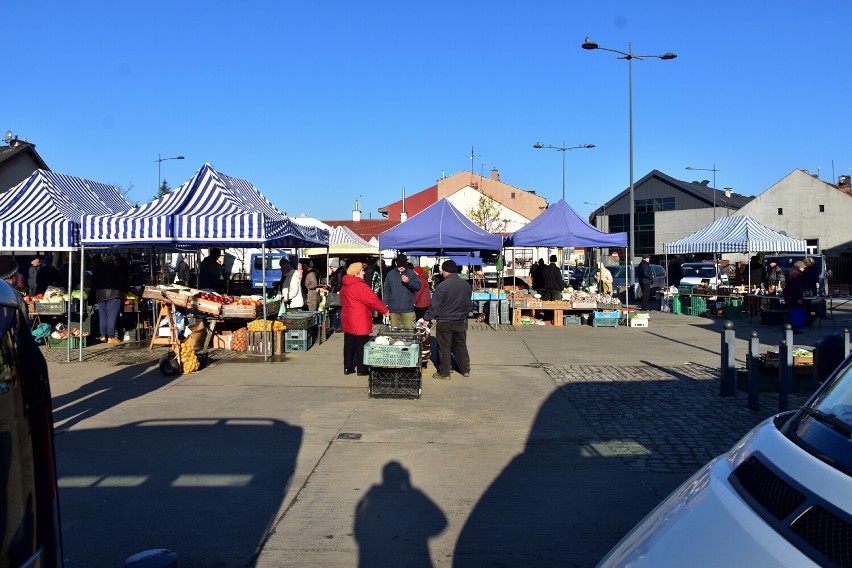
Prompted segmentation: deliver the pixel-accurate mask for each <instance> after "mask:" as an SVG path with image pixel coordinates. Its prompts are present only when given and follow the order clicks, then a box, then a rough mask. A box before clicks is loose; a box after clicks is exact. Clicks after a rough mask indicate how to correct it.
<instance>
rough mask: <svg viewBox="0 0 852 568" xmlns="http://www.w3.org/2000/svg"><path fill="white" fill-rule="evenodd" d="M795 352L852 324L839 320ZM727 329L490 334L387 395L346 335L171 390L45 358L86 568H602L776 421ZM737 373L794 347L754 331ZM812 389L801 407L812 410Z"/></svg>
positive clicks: (207, 373)
mask: <svg viewBox="0 0 852 568" xmlns="http://www.w3.org/2000/svg"><path fill="white" fill-rule="evenodd" d="M835 316H836V317H835V319H834V320H833V321H832V320H827V321H824V322H821V327H814V328H810V329H808V330H807V331H806V332H805V333H804V334H802V335H797V336H795V339H796V343H797V345H799V346H804V347H807V346H812V345H813V343H814V342H815V341H816V340H818V339H820V338H822V337H824V336H825V335H827V334H830V333H834V332H836V331H840V330H841V329H843V328H847V327H849V326H850V324H852V321H850V318H849V316H850V312H845V311H837V312H836V313H835ZM721 326H722V322H721V320H718V319H710V318H700V317H692V316H678V315H673V314H668V313H660V312H652V314H651V320H650V326H649V327H648V328H644V329H643V328H626V327H618V328H594V327H591V326H575V327H566V328H557V327H552V326H523V327H512V326H497V327H496V328H494V327H491V326H488V325H486V324H481V323H471V325H470V331H469V334H468V344H469V347H470V353H471V360H472V372H471V377H469V378H463V377H461V376H460V375H458V374H456V373H454V374H453V375H452V378H451V380H450V381H443V380H435V379H432V378H431V375H432V372H433V371H434V369H433V367H432V366H431V365H430V366H429V370H428V372H426V373H425V374H423V375H422V376H423V384H422V396H421V398H419V399H398V398H383V399H379V398H370V397H369V396H368V392H367V378H366V377H358V376H355V375H350V376H344V375H343V365H342V361H341V360H342V350H343V341H342V336H340V335H339V334H338V335H332V336H331V337H330V338H329V339H328V340H327V341H326V342H324V343H322V344H320V345H315V346H314V347H313V348H312V349H310V350H309V351H307V352H305V353H294V354H289V355H288V356H286V357H283V358H282V359H283V360H280V361H275V362H264V361H263V359H262V357H257V356H247V355H242V354H234V353H230V352H214V353H213V357H212V360H211V363H210V365H209V366H208V367H206V368H205V369H202V370H201V371H199V372H196V373H193V374H189V375H181V376H178V377H171V378H169V377H164V376H162V375H161V374H160V373H159V371H158V369H157V366H156V359H157V358H158V357H159V355H160V354H162V353H165V351H166V348H163V347H160V348H156V349H155V351H153V352H151V351H149V350H147V349H145V348H142V349H140V348H133V346H131V345H120V346H110V345H103V346H92V347H87V348H85V349H84V361H83V362H79V361H77V360H76V352H75V354H74V355H75V359H74V360H72V362H70V363H66V362H65V358H66V353H65V351H61V350H56V349H50V350H48V349H43V350H44V352H45V354H46V356H47V358H48V360H49V368H50V373H51V387H52V390H53V398H54V418H55V425H56V433H57V436H56V453H57V469H58V477H59V487H60V504H61V516H62V530H63V542H64V551H65V558H66V566H67V567H69V568H74V567H83V566H85V567H99V566H103V567H115V566H122V565H123V562H124V560H125V559H127V558H128V557H129V556H131V555H132V554H134V553H137V552H140V551H143V550H149V549H155V548H168V549H171V550H172V551H174V552H175V553H177V554H178V555H179V557H180V562H181V567H182V568H193V567H206V568H209V567H223V568H224V567H227V568H230V567H247V566H257V567H270V568H271V567H276V568H277V567H282V566H324V567H338V566H340V567H343V566H366V567H369V566H383V567H384V566H594V565H595V564H596V562H597V561H598V560H599V559H600V558H601V557H602V556H603V555H604V554H605V553H606V552H607V551H608V550H609V549H610V548H611V547H612V546H613V545H614V544H615V543H616V542H618V540H619V539H620V538H621V537H622V536H623V535H624V534H625V533H626V532H627V531H628V530H629V529H630V528H631V527H632V526H633V525H634V524H635V523H636V522H638V521H639V520H640V519H641V518H642V517H643V516H644V515H645V514H646V513H648V512H649V511H650V510H651V509H652V508H653V507H654V506H655V505H656V503H658V502H659V501H660V499H662V498H663V497H664V496H665V495H667V494H668V493H669V492H670V491H671V490H673V489H674V488H676V487H677V486H678V485H679V484H680V483H681V482H683V481H684V480H685V479H686V478H688V477H689V475H691V474H692V473H693V472H694V471H696V470H697V469H698V468H700V467H701V466H702V465H703V464H704V463H706V462H707V461H708V460H709V459H711V458H713V457H714V456H716V455H719V454H720V453H722V452H724V451H726V450H727V449H728V448H729V447H730V446H732V445H733V444H734V443H736V442H737V441H738V440H739V439H740V438H741V437H742V436H743V435H744V434H745V433H746V432H747V431H748V430H749V429H751V428H752V427H753V426H755V425H756V424H758V423H759V422H761V421H762V420H764V419H765V418H767V417H769V416H771V415H773V414H774V413H775V412H777V408H778V400H777V395H776V394H775V393H761V400H760V402H761V410H760V411H756V412H753V411H749V410H747V408H746V395H745V393H744V392H742V391H739V390H738V391H737V393H736V395H735V396H733V397H721V396H719V394H718V392H719V365H720V346H721V338H720V332H721ZM735 326H736V327H735V329H736V334H737V337H738V344H737V359H738V361H739V362H740V363H742V361H743V360H744V356H745V345H746V340H747V338H748V337H749V336H750V335H751V333H752V331H756V332H757V333H758V334H759V338H760V341H761V350H763V351H765V350H769V349H773V348H776V347H777V344H778V342H779V341H780V339H781V330H780V328H779V327H774V326H760V325H759V324H758V323H757V321H755V322H752V323H750V322H749V321H748V320H747V319H744V320H740V321H737V322H735ZM808 394H809V393H808V392H800V393H796V394H795V395H793V396H792V397H791V401H790V402H791V407H793V406H795V405H797V404H801V403H802V402H804V401H805V400H806V399H807V397H808Z"/></svg>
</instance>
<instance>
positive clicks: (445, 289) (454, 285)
mask: <svg viewBox="0 0 852 568" xmlns="http://www.w3.org/2000/svg"><path fill="white" fill-rule="evenodd" d="M441 274H442V275H443V276H444V281H443V282H441V283H440V284H439V285H438V287H437V288H435V292H434V293H433V294H432V305H431V306H429V309H428V310H426V314H425V315H424V316H423V319H424V321H426V323H429V322H431V321H432V320H435V321H437V322H438V327H436V328H435V336H436V337H437V339H438V372H437V373H435V374H434V375H432V377H433V378H435V379H449V378H450V370H451V369H452V362H453V356H455V358H456V363H458V366H459V371H461V374H462V376H464V377H469V376H470V355H469V354H468V352H467V315H468V313H469V312H470V311H471V310H472V309H473V301H472V299H471V290H470V284H468V283H467V282H466V281H464V280H462V279H461V278H459V267H458V266H457V265H456V263H455V262H453V261H452V260H447V261H444V264H442V265H441Z"/></svg>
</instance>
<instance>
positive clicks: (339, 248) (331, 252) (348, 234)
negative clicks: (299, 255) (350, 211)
mask: <svg viewBox="0 0 852 568" xmlns="http://www.w3.org/2000/svg"><path fill="white" fill-rule="evenodd" d="M378 254H379V247H376V246H373V245H371V244H370V243H368V242H367V241H365V240H364V239H362V238H361V237H359V236H358V235H357V234H356V233H355V232H354V231H353V230H352V229H350V228H349V227H344V226H342V225H341V226H339V227H335V228H334V229H333V230H332V231H331V233H329V235H328V248H325V247H314V248H309V249H305V256H319V255H328V256H333V257H339V256H342V255H351V256H361V255H363V256H378Z"/></svg>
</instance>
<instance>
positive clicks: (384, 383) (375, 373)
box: [368, 366, 423, 398]
mask: <svg viewBox="0 0 852 568" xmlns="http://www.w3.org/2000/svg"><path fill="white" fill-rule="evenodd" d="M421 376H422V375H421V373H420V367H419V366H417V367H413V368H407V369H386V368H381V367H373V368H372V369H370V380H369V387H368V394H369V395H370V398H378V397H388V398H420V392H421V388H422V383H423V381H422V378H421Z"/></svg>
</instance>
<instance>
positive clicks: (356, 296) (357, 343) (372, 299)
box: [340, 262, 388, 376]
mask: <svg viewBox="0 0 852 568" xmlns="http://www.w3.org/2000/svg"><path fill="white" fill-rule="evenodd" d="M365 268H366V265H365V264H363V263H361V262H353V263H352V264H350V265H349V268H347V269H346V275H344V276H343V287H342V288H341V290H340V303H341V304H343V307H342V308H340V310H341V312H342V313H341V320H342V324H343V374H344V375H351V374H352V373H355V372H357V373H358V375H360V376H364V375H368V374H369V370H368V369H367V366H366V365H364V346H365V345H366V344H367V341H369V339H370V334H371V333H373V310H375V311H377V312H379V313H380V314H386V313H388V308H387V306H385V305H384V304H383V303H382V301H381V300H380V299H379V297H378V296H377V295H376V293H375V292H373V289H372V288H370V285H369V284H367V283H366V282H365V281H364V269H365Z"/></svg>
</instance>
